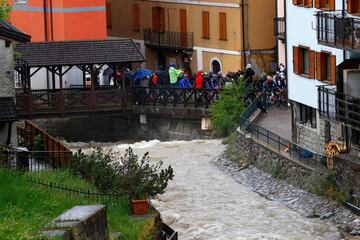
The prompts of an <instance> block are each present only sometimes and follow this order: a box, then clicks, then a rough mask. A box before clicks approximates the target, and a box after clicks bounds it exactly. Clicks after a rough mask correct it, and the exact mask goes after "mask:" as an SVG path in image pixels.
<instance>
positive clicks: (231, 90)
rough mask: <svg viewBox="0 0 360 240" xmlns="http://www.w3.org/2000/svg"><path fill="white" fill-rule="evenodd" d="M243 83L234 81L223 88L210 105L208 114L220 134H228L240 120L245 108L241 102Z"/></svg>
mask: <svg viewBox="0 0 360 240" xmlns="http://www.w3.org/2000/svg"><path fill="white" fill-rule="evenodd" d="M243 95H244V84H243V82H242V81H236V83H233V84H232V85H231V86H229V87H226V88H224V89H223V91H222V93H221V94H220V98H219V99H218V100H217V101H215V102H214V103H213V104H212V105H211V106H210V114H211V119H212V123H213V126H214V129H215V131H216V132H217V133H218V134H220V135H228V134H229V133H230V132H232V131H233V130H234V129H235V128H236V126H238V124H239V121H240V115H241V114H242V113H243V111H244V110H245V104H244V102H243Z"/></svg>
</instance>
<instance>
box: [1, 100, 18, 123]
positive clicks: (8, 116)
mask: <svg viewBox="0 0 360 240" xmlns="http://www.w3.org/2000/svg"><path fill="white" fill-rule="evenodd" d="M17 119H18V116H17V114H16V107H15V103H14V99H13V98H12V97H0V122H13V121H17Z"/></svg>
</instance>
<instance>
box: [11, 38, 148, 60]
mask: <svg viewBox="0 0 360 240" xmlns="http://www.w3.org/2000/svg"><path fill="white" fill-rule="evenodd" d="M15 51H17V52H18V53H19V54H20V56H21V58H22V59H23V60H25V61H26V62H27V64H28V66H29V67H45V66H69V65H80V64H109V63H131V62H144V61H145V58H144V56H143V55H142V54H141V53H140V51H139V49H138V48H137V46H136V45H135V43H134V42H133V41H132V40H131V39H116V40H92V41H64V42H31V43H27V44H17V45H16V48H15Z"/></svg>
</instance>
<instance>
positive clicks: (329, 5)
mask: <svg viewBox="0 0 360 240" xmlns="http://www.w3.org/2000/svg"><path fill="white" fill-rule="evenodd" d="M315 7H316V8H321V9H329V10H335V0H315Z"/></svg>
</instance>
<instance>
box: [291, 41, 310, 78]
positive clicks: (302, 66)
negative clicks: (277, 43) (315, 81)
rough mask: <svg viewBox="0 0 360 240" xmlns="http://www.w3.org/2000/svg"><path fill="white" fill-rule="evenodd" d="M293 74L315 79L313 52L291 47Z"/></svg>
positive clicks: (307, 49) (304, 48) (303, 48)
mask: <svg viewBox="0 0 360 240" xmlns="http://www.w3.org/2000/svg"><path fill="white" fill-rule="evenodd" d="M293 64H294V66H293V68H294V73H295V74H298V75H303V76H305V77H308V78H315V51H313V50H311V49H309V48H307V47H295V46H294V47H293Z"/></svg>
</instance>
